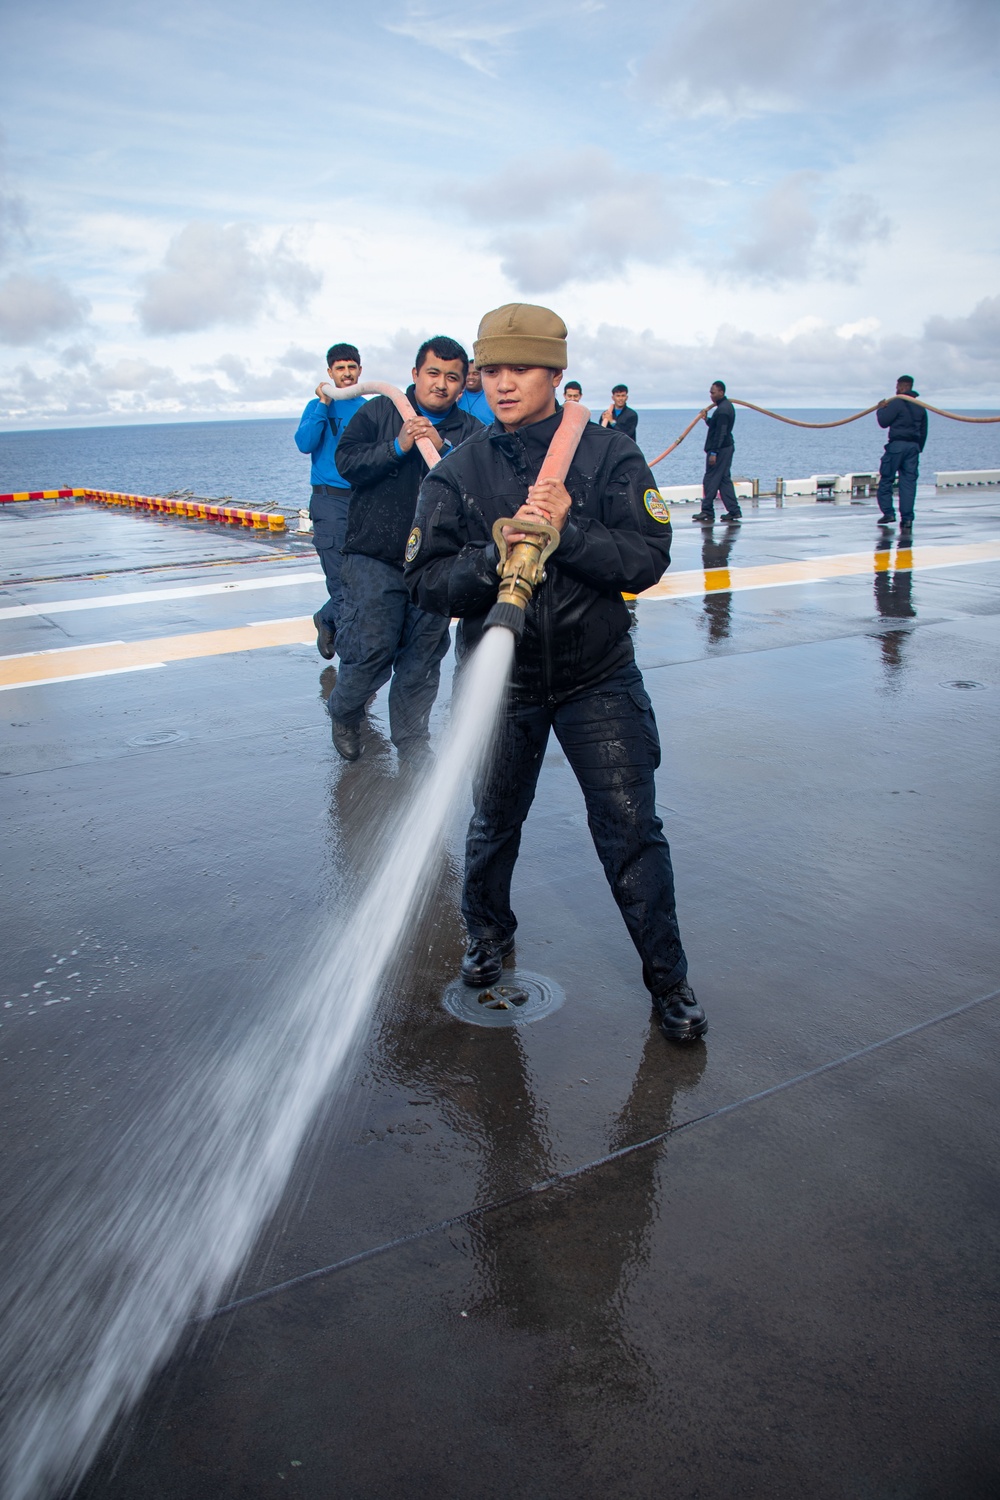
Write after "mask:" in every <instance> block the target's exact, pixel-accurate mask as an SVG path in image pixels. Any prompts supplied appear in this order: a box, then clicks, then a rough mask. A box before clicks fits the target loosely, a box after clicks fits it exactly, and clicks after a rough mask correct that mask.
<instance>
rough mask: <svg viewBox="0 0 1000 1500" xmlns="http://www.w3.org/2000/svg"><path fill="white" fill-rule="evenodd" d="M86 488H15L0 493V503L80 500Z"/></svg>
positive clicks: (14, 503)
mask: <svg viewBox="0 0 1000 1500" xmlns="http://www.w3.org/2000/svg"><path fill="white" fill-rule="evenodd" d="M86 493H87V491H86V490H15V491H14V493H13V494H11V495H0V505H16V504H17V503H18V501H20V500H80V499H82V498H83V496H84V495H86Z"/></svg>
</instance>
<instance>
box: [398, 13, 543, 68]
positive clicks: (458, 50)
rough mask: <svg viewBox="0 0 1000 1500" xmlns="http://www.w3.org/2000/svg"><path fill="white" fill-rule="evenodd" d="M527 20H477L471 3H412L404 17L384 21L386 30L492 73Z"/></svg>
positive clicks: (471, 66) (472, 66)
mask: <svg viewBox="0 0 1000 1500" xmlns="http://www.w3.org/2000/svg"><path fill="white" fill-rule="evenodd" d="M527 24H530V23H528V22H526V21H525V20H509V21H499V20H497V19H496V18H495V17H493V16H491V17H490V19H489V20H483V21H477V20H476V19H475V18H474V17H473V15H472V13H471V10H470V7H469V6H468V5H463V6H461V7H460V8H457V9H456V8H452V9H447V8H445V9H442V8H441V7H440V6H438V7H437V8H435V9H431V8H430V7H428V6H424V5H410V6H408V7H407V10H406V14H405V16H404V17H403V18H402V19H401V20H398V21H383V22H382V26H383V28H384V30H386V31H390V32H392V33H393V34H394V35H396V36H405V37H409V38H410V39H411V40H412V41H415V42H419V43H421V45H422V46H424V47H433V48H434V49H435V51H437V52H443V53H445V55H446V56H448V57H454V58H457V59H458V61H459V62H463V63H465V64H466V66H467V67H470V68H474V69H475V70H476V72H477V73H485V74H487V75H488V76H493V74H494V68H495V64H496V62H497V60H498V58H499V56H500V54H501V53H502V52H504V51H505V50H506V44H507V43H508V42H509V40H510V38H511V37H513V36H516V35H517V34H518V33H519V32H521V31H523V30H524V29H525V26H526V25H527Z"/></svg>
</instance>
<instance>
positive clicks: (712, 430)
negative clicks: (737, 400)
mask: <svg viewBox="0 0 1000 1500" xmlns="http://www.w3.org/2000/svg"><path fill="white" fill-rule="evenodd" d="M706 420H707V422H708V436H707V437H706V439H705V452H706V453H721V452H722V450H723V449H724V448H735V447H736V444H735V443H734V442H733V428H734V427H735V425H736V408H735V406H734V405H733V403H732V402H731V401H727V400H726V398H725V396H723V398H722V400H721V401H720V402H719V404H718V406H717V407H715V409H714V411H713V412H712V415H711V416H710V417H708V418H707V419H706Z"/></svg>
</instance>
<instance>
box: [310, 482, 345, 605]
mask: <svg viewBox="0 0 1000 1500" xmlns="http://www.w3.org/2000/svg"><path fill="white" fill-rule="evenodd" d="M350 505H351V492H350V490H345V489H338V488H337V487H336V486H335V485H332V484H314V485H313V487H312V498H311V500H310V502H309V514H310V516H311V517H312V523H313V546H314V547H315V548H316V552H317V555H318V556H319V561H320V566H321V567H322V569H323V573H324V576H325V577H326V591H327V594H328V595H329V598H328V599H327V601H326V603H325V604H324V605H323V608H322V609H321V610H319V614H320V615H322V617H323V619H324V620H325V621H326V623H327V625H329V626H330V628H331V630H336V629H337V626H338V624H339V618H340V614H341V611H342V609H343V598H344V591H343V587H342V585H341V582H340V569H341V565H342V564H343V561H344V558H343V553H342V551H341V548H342V547H343V545H344V538H345V537H346V536H347V512H348V510H349V509H350Z"/></svg>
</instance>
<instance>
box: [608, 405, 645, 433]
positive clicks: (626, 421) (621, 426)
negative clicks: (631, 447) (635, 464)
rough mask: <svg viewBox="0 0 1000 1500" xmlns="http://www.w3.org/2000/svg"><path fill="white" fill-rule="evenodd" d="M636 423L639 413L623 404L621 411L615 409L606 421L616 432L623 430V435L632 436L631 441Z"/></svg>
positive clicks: (637, 423)
mask: <svg viewBox="0 0 1000 1500" xmlns="http://www.w3.org/2000/svg"><path fill="white" fill-rule="evenodd" d="M638 425H639V413H638V412H637V411H633V410H632V408H631V406H623V407H622V409H621V411H616V412H615V414H614V416H613V417H612V418H611V421H610V422H609V423H608V426H609V427H613V428H614V429H615V431H616V432H624V434H625V436H626V437H630V438H632V439H633V441H634V440H635V430H636V428H637V427H638Z"/></svg>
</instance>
